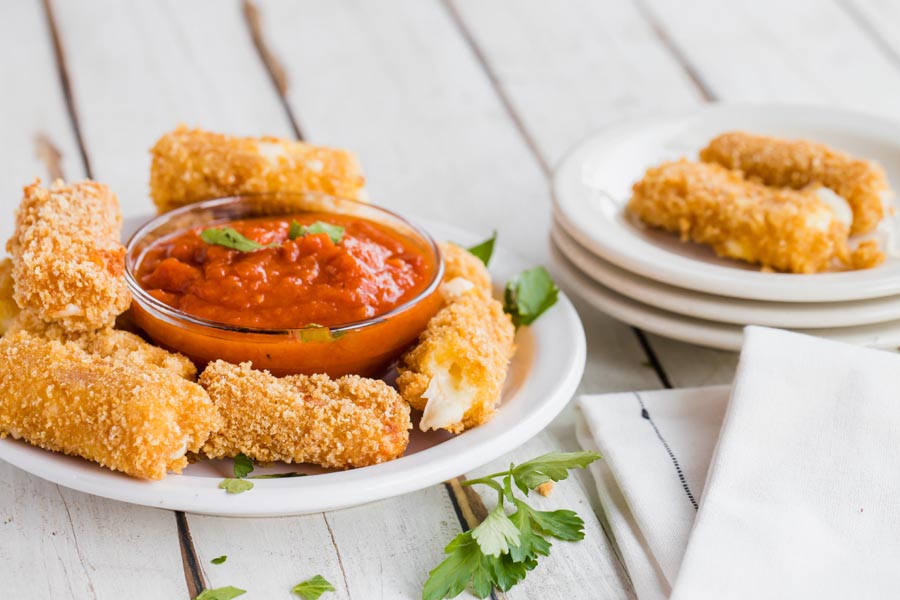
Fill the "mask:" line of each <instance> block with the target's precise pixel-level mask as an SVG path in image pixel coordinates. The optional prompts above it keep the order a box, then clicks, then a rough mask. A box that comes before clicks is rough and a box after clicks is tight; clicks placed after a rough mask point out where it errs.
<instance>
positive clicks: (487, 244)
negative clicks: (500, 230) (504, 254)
mask: <svg viewBox="0 0 900 600" xmlns="http://www.w3.org/2000/svg"><path fill="white" fill-rule="evenodd" d="M496 241H497V230H496V229H495V230H494V233H493V235H491V237H489V238H488V239H486V240H484V241H483V242H481V243H480V244H476V245H475V246H472V247H471V248H467V250H468V251H469V252H471V253H472V254H474V255H475V256H477V257H478V258H480V259H481V262H483V263H484V266H487V265H488V263H489V262H491V256H492V255H493V254H494V242H496Z"/></svg>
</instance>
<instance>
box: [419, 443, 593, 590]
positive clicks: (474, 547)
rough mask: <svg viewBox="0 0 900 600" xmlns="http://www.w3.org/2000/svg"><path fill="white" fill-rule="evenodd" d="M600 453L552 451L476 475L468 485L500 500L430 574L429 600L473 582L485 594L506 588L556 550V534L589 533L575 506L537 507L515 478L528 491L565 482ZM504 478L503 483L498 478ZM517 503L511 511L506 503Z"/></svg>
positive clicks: (564, 537)
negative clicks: (482, 487)
mask: <svg viewBox="0 0 900 600" xmlns="http://www.w3.org/2000/svg"><path fill="white" fill-rule="evenodd" d="M598 458H600V455H599V454H597V453H596V452H551V453H549V454H545V455H543V456H540V457H538V458H535V459H532V460H530V461H527V462H524V463H522V464H521V465H519V466H515V465H510V468H509V469H508V470H506V471H501V472H499V473H494V474H492V475H487V476H485V477H480V478H478V479H470V480H468V481H465V482H464V483H463V485H474V484H482V485H487V486H490V487H491V489H493V490H494V491H495V492H497V496H498V502H497V506H496V508H494V509H493V510H492V511H491V512H490V513H488V516H487V517H486V518H485V520H484V521H483V522H482V523H481V524H480V525H478V527H476V528H475V529H473V530H471V531H466V532H463V533H461V534H459V535H457V536H456V537H455V538H454V539H453V540H452V541H451V542H450V543H449V544H447V547H446V548H444V553H445V554H446V555H447V558H445V559H444V561H443V562H441V564H439V565H438V566H437V567H435V568H434V569H433V570H432V571H431V573H429V574H428V580H427V581H426V582H425V587H424V588H423V590H422V599H423V600H442V599H444V598H455V597H456V596H458V595H459V594H461V593H463V591H465V589H466V586H467V585H470V586H471V588H472V591H473V592H474V593H475V595H476V596H478V597H479V598H486V597H487V596H489V595H490V594H491V590H492V589H493V588H494V587H496V588H499V589H500V590H503V591H504V592H505V591H507V590H509V589H510V588H511V587H513V586H514V585H516V584H517V583H519V582H520V581H522V580H523V579H524V578H525V576H526V575H527V574H528V572H529V571H531V570H532V569H534V568H535V567H536V566H537V564H538V558H539V557H541V556H547V555H549V554H550V548H551V546H552V544H551V543H550V541H549V540H548V539H547V538H548V537H555V538H557V539H561V540H566V541H577V540H580V539H583V538H584V521H582V520H581V518H580V517H579V516H578V515H577V514H575V513H574V512H572V511H571V510H555V511H541V510H535V509H534V508H531V507H530V506H528V504H526V503H525V502H524V501H523V500H521V499H519V498H517V497H516V495H515V489H514V488H513V485H512V481H513V480H515V481H516V486H517V487H518V488H519V489H520V490H521V491H522V492H523V493H524V494H525V495H526V496H527V495H528V493H529V492H530V491H531V490H532V489H534V488H535V487H537V485H539V484H540V483H543V482H544V481H548V480H553V481H560V480H562V479H565V478H566V477H567V476H568V470H569V469H574V468H584V467H586V466H587V465H588V464H590V463H591V462H593V461H595V460H597V459H598ZM497 478H502V483H500V482H498V481H496V479H497ZM506 502H510V503H512V504H513V505H514V506H515V507H516V511H515V512H514V513H512V514H511V515H507V514H506V509H505V503H506Z"/></svg>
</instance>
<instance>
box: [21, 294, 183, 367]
mask: <svg viewBox="0 0 900 600" xmlns="http://www.w3.org/2000/svg"><path fill="white" fill-rule="evenodd" d="M19 331H26V332H28V333H30V334H32V335H34V336H39V337H41V338H43V339H45V340H48V341H49V340H55V341H57V342H63V343H65V344H73V345H76V346H78V347H79V348H81V349H82V350H84V351H85V352H87V353H89V354H92V355H97V356H100V357H103V358H109V357H112V358H116V359H121V360H124V361H127V362H128V363H130V364H131V365H133V366H135V367H137V366H139V365H143V364H149V365H153V366H156V367H160V368H163V369H166V370H168V371H171V372H172V373H174V374H175V375H178V376H179V377H183V378H184V379H189V380H191V381H194V379H195V378H196V375H197V367H195V366H194V363H192V362H191V361H190V359H188V358H187V357H186V356H184V355H182V354H175V353H172V352H169V351H168V350H164V349H163V348H160V347H159V346H154V345H153V344H150V343H148V342H145V341H144V340H143V339H142V338H141V337H140V336H139V335H136V334H134V333H131V332H128V331H121V330H118V329H110V328H105V329H99V330H97V331H88V332H69V331H66V330H65V329H63V328H62V327H60V326H59V325H57V324H56V323H47V322H46V321H42V320H41V319H39V318H37V316H36V315H35V314H34V312H33V311H30V310H23V311H22V312H20V313H19V314H18V316H17V317H16V318H15V319H13V320H12V322H11V324H10V327H9V330H8V331H7V333H9V334H13V333H17V332H19Z"/></svg>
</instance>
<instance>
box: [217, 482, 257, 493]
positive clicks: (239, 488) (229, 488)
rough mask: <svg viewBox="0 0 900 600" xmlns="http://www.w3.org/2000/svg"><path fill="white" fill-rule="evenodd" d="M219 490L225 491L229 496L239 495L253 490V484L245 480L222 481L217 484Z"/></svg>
mask: <svg viewBox="0 0 900 600" xmlns="http://www.w3.org/2000/svg"><path fill="white" fill-rule="evenodd" d="M219 488H220V489H223V490H225V491H226V492H228V493H229V494H241V493H243V492H246V491H247V490H252V489H253V482H252V481H247V480H246V479H223V480H222V482H221V483H219Z"/></svg>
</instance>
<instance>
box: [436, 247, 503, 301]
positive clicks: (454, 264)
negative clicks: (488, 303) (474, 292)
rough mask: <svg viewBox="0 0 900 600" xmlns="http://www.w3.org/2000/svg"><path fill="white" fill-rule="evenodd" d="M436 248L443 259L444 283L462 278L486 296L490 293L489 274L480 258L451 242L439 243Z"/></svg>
mask: <svg viewBox="0 0 900 600" xmlns="http://www.w3.org/2000/svg"><path fill="white" fill-rule="evenodd" d="M438 246H439V247H440V250H441V255H442V256H443V257H444V281H445V282H449V281H453V280H454V279H456V278H457V277H462V278H463V279H466V280H468V281H470V282H471V283H472V284H474V285H475V286H476V287H479V288H481V289H483V290H484V291H486V292H487V293H488V294H490V293H491V287H492V284H491V274H490V273H489V272H488V270H487V267H485V266H484V263H483V262H481V259H480V258H478V257H477V256H475V255H474V254H472V253H471V252H469V251H468V250H466V249H465V248H463V247H462V246H457V245H456V244H454V243H452V242H441V243H440V244H438Z"/></svg>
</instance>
